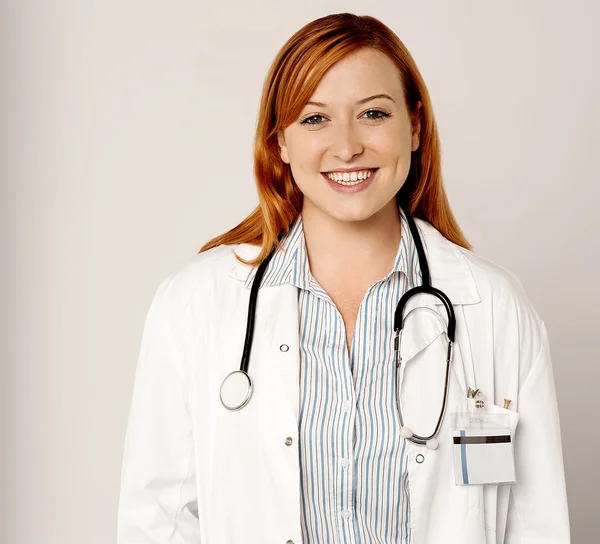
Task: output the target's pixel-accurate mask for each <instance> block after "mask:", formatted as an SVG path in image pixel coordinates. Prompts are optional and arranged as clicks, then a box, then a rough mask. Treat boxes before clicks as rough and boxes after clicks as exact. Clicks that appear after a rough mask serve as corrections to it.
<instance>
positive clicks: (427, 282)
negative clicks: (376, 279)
mask: <svg viewBox="0 0 600 544" xmlns="http://www.w3.org/2000/svg"><path fill="white" fill-rule="evenodd" d="M405 215H406V219H407V220H408V226H409V228H410V231H411V233H412V236H413V239H414V241H415V245H416V247H417V254H418V256H419V266H420V268H421V277H422V283H421V285H418V286H416V287H413V288H412V289H409V290H408V291H406V293H404V294H403V295H402V297H401V298H400V301H399V302H398V305H397V306H396V311H395V313H394V359H395V362H396V369H397V371H399V370H400V369H401V365H402V356H401V355H400V346H401V342H402V330H403V327H404V316H403V312H404V308H405V306H406V304H407V302H408V300H409V299H410V298H411V297H412V296H414V295H418V294H420V293H426V294H429V295H433V296H435V297H436V298H438V299H440V300H441V301H442V303H443V304H444V308H446V313H447V315H448V325H447V331H446V337H447V339H448V351H447V357H446V376H445V379H444V399H443V401H442V409H441V411H440V417H439V418H438V421H437V424H436V426H435V429H434V431H433V433H431V434H430V435H429V436H421V435H418V434H415V433H414V432H413V431H411V430H410V429H409V428H408V427H406V426H405V425H404V418H403V415H402V406H401V402H400V392H399V391H398V389H399V388H398V387H396V406H397V407H398V416H399V418H400V425H401V429H400V436H402V437H403V438H405V439H407V440H409V441H410V442H413V443H414V444H418V445H421V446H426V447H427V448H429V449H431V450H435V449H437V447H438V440H437V439H436V436H437V435H438V433H439V431H440V427H441V426H442V421H443V419H444V414H445V412H446V405H447V402H448V387H449V382H450V365H451V364H452V346H453V345H454V334H455V331H456V318H455V316H454V308H453V307H452V303H451V302H450V299H449V298H448V297H447V296H446V294H445V293H444V292H443V291H440V290H439V289H436V288H435V287H433V286H432V285H431V277H430V275H429V265H428V264H427V258H426V257H425V250H424V249H423V243H422V241H421V237H420V236H419V232H418V230H417V226H416V224H415V222H414V219H413V218H412V217H411V216H410V215H408V214H405ZM275 249H276V247H274V248H273V250H272V251H271V253H269V255H268V256H267V257H266V258H265V259H264V260H263V262H262V263H261V264H260V265H259V267H258V270H257V271H256V276H255V278H254V281H253V282H252V288H251V290H250V303H249V305H248V319H247V322H246V338H245V340H244V351H243V353H242V362H241V365H240V369H239V370H234V371H233V372H231V373H230V374H228V375H227V377H226V378H225V379H224V380H223V383H222V384H221V392H220V396H221V403H222V404H223V406H224V407H225V408H227V409H228V410H232V411H237V410H241V409H242V408H243V407H244V406H246V404H248V402H249V401H250V398H251V397H252V391H253V385H252V379H251V378H250V375H249V374H248V366H249V364H250V351H251V349H252V337H253V334H254V318H255V314H256V299H257V297H258V289H259V287H260V282H261V280H262V277H263V276H264V274H265V272H266V270H267V266H268V265H269V262H270V261H271V259H272V258H273V255H274V254H275Z"/></svg>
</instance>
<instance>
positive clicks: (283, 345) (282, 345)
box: [279, 344, 290, 351]
mask: <svg viewBox="0 0 600 544" xmlns="http://www.w3.org/2000/svg"><path fill="white" fill-rule="evenodd" d="M279 349H280V350H281V351H287V350H288V349H290V346H288V345H287V344H281V346H279Z"/></svg>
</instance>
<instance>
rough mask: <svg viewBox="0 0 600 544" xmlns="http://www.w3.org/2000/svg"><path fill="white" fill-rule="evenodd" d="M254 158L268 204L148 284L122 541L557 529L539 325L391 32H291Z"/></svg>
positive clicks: (399, 538) (428, 541)
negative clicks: (451, 168) (493, 254)
mask: <svg viewBox="0 0 600 544" xmlns="http://www.w3.org/2000/svg"><path fill="white" fill-rule="evenodd" d="M254 165H255V172H254V173H255V177H256V180H257V187H258V196H259V201H260V203H259V206H258V207H257V208H256V209H255V210H254V211H253V212H252V213H251V214H250V216H249V217H247V218H246V219H245V220H244V221H243V222H242V223H241V224H239V225H238V226H237V227H235V228H234V229H232V230H230V231H229V232H227V233H225V234H223V235H221V236H219V237H217V238H215V239H213V240H211V241H210V242H208V243H207V244H206V245H205V246H204V247H203V248H202V249H201V250H200V252H199V254H197V255H196V256H194V257H193V258H191V259H190V260H189V261H188V262H187V263H185V264H184V265H183V266H182V267H181V268H180V269H178V270H176V271H174V272H173V273H172V274H171V275H170V276H169V277H168V278H166V279H165V280H164V281H163V282H162V283H161V284H160V286H159V287H158V289H157V291H156V294H155V296H154V299H153V301H152V304H151V305H150V308H149V311H148V315H147V318H146V322H145V327H144V332H143V336H142V342H141V348H140V354H139V359H138V363H137V370H136V375H135V383H134V389H133V398H132V403H131V408H130V412H129V419H128V426H127V434H126V440H125V450H124V458H123V466H122V477H121V491H120V501H119V510H118V529H117V532H118V539H117V540H118V543H119V544H142V543H144V544H167V543H171V544H174V543H177V544H184V543H185V544H300V543H304V544H308V543H311V544H316V543H318V544H321V543H327V542H328V543H336V544H337V543H340V544H341V543H344V544H346V543H357V544H358V543H365V544H366V543H368V544H375V543H381V544H391V543H412V544H440V543H442V542H443V543H445V544H459V543H460V544H469V543H472V544H484V543H487V544H491V543H494V544H497V543H502V542H506V543H517V542H518V543H523V544H541V543H561V544H562V543H567V542H569V521H568V510H567V500H566V492H565V479H564V470H563V462H562V452H561V440H560V427H559V416H558V410H557V402H556V395H555V388H554V381H553V373H552V363H551V358H550V351H549V342H548V334H547V330H546V326H545V324H544V322H543V320H542V319H541V318H540V317H539V315H538V314H537V313H536V311H535V309H534V308H533V306H532V304H531V302H530V300H529V299H528V298H527V296H526V294H525V293H524V291H523V288H522V286H521V284H520V282H519V280H518V279H517V278H516V277H515V276H514V275H513V274H512V273H511V272H509V271H507V270H506V269H504V268H502V267H500V266H498V265H496V264H494V263H492V262H490V261H489V260H487V259H484V258H483V257H481V256H479V255H476V254H475V253H473V252H472V251H471V247H470V245H469V243H468V242H467V240H466V239H465V237H464V235H463V233H462V232H461V229H460V227H459V226H458V224H457V222H456V220H455V218H454V216H453V214H452V211H451V209H450V206H449V203H448V199H447V197H446V193H445V191H444V187H443V184H442V176H441V165H440V142H439V138H438V133H437V129H436V124H435V120H434V115H433V110H432V105H431V100H430V97H429V94H428V91H427V88H426V86H425V83H424V82H423V79H422V77H421V75H420V73H419V71H418V69H417V67H416V65H415V62H414V60H413V58H412V57H411V55H410V53H409V52H408V51H407V49H406V47H405V46H404V45H403V43H402V42H401V41H400V40H399V38H398V37H397V36H396V35H395V34H394V33H393V32H392V31H391V30H390V29H389V28H388V27H387V26H385V25H384V24H383V23H381V22H380V21H378V20H377V19H374V18H372V17H368V16H356V15H353V14H349V13H341V14H335V15H329V16H327V17H323V18H321V19H318V20H315V21H313V22H311V23H309V24H307V25H306V26H305V27H304V28H302V29H300V30H299V31H298V32H297V33H296V34H295V35H294V36H292V37H291V38H290V39H289V40H288V42H287V43H286V44H285V45H284V47H283V48H282V50H281V51H280V52H279V54H278V55H277V57H276V59H275V60H274V62H273V65H272V67H271V69H270V71H269V73H268V76H267V78H266V81H265V85H264V91H263V95H262V101H261V105H260V112H259V119H258V126H257V133H256V140H255V154H254ZM259 265H262V266H259ZM411 290H413V291H411ZM407 294H410V295H411V296H410V297H407Z"/></svg>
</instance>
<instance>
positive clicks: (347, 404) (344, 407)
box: [342, 400, 350, 412]
mask: <svg viewBox="0 0 600 544" xmlns="http://www.w3.org/2000/svg"><path fill="white" fill-rule="evenodd" d="M342 410H344V412H347V411H348V410H350V401H349V400H345V401H344V402H342Z"/></svg>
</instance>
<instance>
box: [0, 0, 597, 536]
mask: <svg viewBox="0 0 600 544" xmlns="http://www.w3.org/2000/svg"><path fill="white" fill-rule="evenodd" d="M366 6H368V11H365V7H366ZM2 9H3V11H4V13H3V14H2V16H0V36H1V37H2V41H1V43H0V47H1V52H2V58H1V60H2V63H3V66H2V71H1V73H2V74H3V80H4V81H3V85H2V86H1V87H0V93H1V94H0V99H1V100H0V103H1V104H2V106H3V108H5V111H4V112H3V113H2V119H3V122H2V123H1V124H0V126H1V127H2V139H3V140H2V142H0V143H1V144H2V145H1V146H0V149H1V152H2V154H3V157H1V158H2V160H1V161H0V164H2V184H1V190H2V193H1V194H0V199H1V200H0V202H1V204H2V210H0V211H1V212H2V213H1V217H2V235H3V236H2V244H3V247H2V248H0V249H1V251H2V257H3V258H2V266H1V268H0V272H1V274H2V278H1V280H2V281H0V284H1V285H2V290H1V291H0V296H1V300H0V302H1V307H2V309H3V310H4V311H3V312H2V316H1V319H2V321H1V325H2V338H1V340H2V341H1V342H0V350H1V351H0V356H1V361H2V367H1V371H2V376H1V377H0V378H1V379H0V383H1V384H2V387H3V389H4V391H3V392H2V395H1V401H0V402H1V405H0V408H1V409H2V412H1V413H2V422H3V426H4V428H3V432H2V449H1V455H2V457H1V459H0V461H1V467H2V485H1V486H0V489H1V493H2V497H1V498H2V504H1V508H2V511H1V518H0V523H1V534H0V540H1V541H3V542H11V543H19V544H34V543H35V544H40V543H42V544H46V543H48V544H50V543H52V544H54V543H56V544H81V543H83V542H84V543H86V544H96V543H97V544H100V543H103V544H104V543H107V542H113V541H114V539H115V536H114V535H115V519H116V509H117V499H118V488H119V476H120V468H121V456H122V447H123V438H124V433H125V425H126V417H127V412H128V409H129V402H130V397H131V392H132V383H133V376H134V371H135V364H136V359H137V355H138V349H139V342H140V339H141V332H142V327H143V320H144V317H145V314H146V311H147V309H148V306H149V303H150V299H151V297H152V295H153V294H154V290H155V289H156V287H157V285H158V283H159V281H160V280H161V279H163V278H164V277H165V276H166V275H167V274H168V273H170V272H171V271H173V270H174V269H175V268H177V267H178V266H180V265H181V264H182V263H183V262H185V261H186V260H187V259H188V258H189V257H190V256H192V255H193V254H194V253H195V252H196V251H197V250H198V249H199V248H200V246H201V245H202V244H203V243H204V242H205V241H207V240H208V238H209V237H212V236H214V235H216V234H219V233H222V232H224V231H225V230H226V229H228V228H230V227H232V226H234V225H236V224H237V223H238V222H239V221H240V220H241V219H243V218H244V217H245V216H246V215H247V214H248V213H249V212H250V211H251V210H252V209H253V208H254V206H255V205H256V203H257V198H256V194H255V186H254V181H253V176H252V138H253V136H254V127H255V123H256V114H257V108H258V102H259V97H260V92H261V86H262V83H263V80H264V77H265V75H266V72H267V69H268V67H269V65H270V63H271V62H272V59H273V57H274V56H275V54H276V52H277V50H278V49H279V48H280V47H281V46H282V45H283V43H284V41H285V40H286V39H287V38H288V37H289V36H291V35H292V34H293V33H294V32H295V31H296V30H298V29H299V28H300V27H301V26H302V25H304V24H305V23H307V22H309V21H311V20H313V19H315V18H317V17H320V16H322V15H325V14H327V13H333V12H340V11H351V12H354V13H358V14H369V15H374V16H376V17H378V18H380V19H381V20H382V21H383V22H384V23H386V24H387V25H388V26H390V27H391V28H392V29H393V30H394V31H395V32H396V33H397V34H398V35H399V36H400V38H401V39H402V40H403V41H404V42H405V44H406V45H407V47H408V48H409V50H410V51H411V53H412V54H413V56H414V57H415V60H416V62H417V64H418V66H419V68H420V70H421V71H422V74H423V76H424V78H425V81H426V82H427V85H428V87H429V90H430V92H431V96H432V100H433V105H434V109H435V114H436V117H437V120H438V123H439V129H440V132H441V139H442V145H443V169H444V176H445V183H446V187H447V191H448V194H449V198H450V201H451V204H452V208H453V210H454V211H455V214H456V216H457V218H458V221H459V223H460V225H461V227H462V228H463V229H464V231H465V233H466V235H467V238H468V239H469V240H470V241H471V242H472V243H473V244H474V246H475V250H476V251H477V252H478V253H480V254H481V255H483V256H485V257H487V258H490V259H492V260H494V261H495V262H497V263H499V264H501V265H502V266H505V267H507V268H509V269H511V270H512V271H514V272H515V273H516V274H517V275H518V276H519V277H520V279H521V280H522V282H523V284H524V286H525V288H526V290H527V292H528V294H529V296H530V298H531V299H532V300H533V302H534V304H535V306H536V308H537V309H538V311H539V313H540V315H541V316H542V318H543V319H544V320H545V321H546V323H547V325H548V330H549V334H550V341H551V346H552V350H553V351H552V352H553V361H554V368H555V377H556V387H557V394H558V401H559V407H560V413H561V422H562V436H563V447H564V459H565V467H566V474H567V485H568V493H569V501H570V514H571V523H572V534H573V542H577V543H591V542H594V541H595V540H596V539H595V538H594V537H593V535H597V534H598V533H599V531H600V516H598V504H599V494H598V484H599V481H598V480H599V478H598V469H597V463H596V462H594V461H595V460H597V458H598V454H599V450H600V448H599V438H598V432H597V427H596V425H595V421H597V418H593V416H592V414H593V412H594V411H596V410H597V407H598V403H597V402H595V401H596V399H597V390H598V389H597V388H598V378H599V370H598V368H599V363H600V357H599V355H600V351H599V348H598V328H599V327H598V326H599V325H600V318H599V317H600V316H599V310H598V308H599V304H600V296H599V290H598V283H597V278H598V265H599V263H600V255H599V253H600V244H599V243H598V234H599V231H600V229H599V220H598V212H597V209H598V199H599V196H600V190H599V189H598V184H599V174H600V168H599V164H598V157H599V155H600V153H599V152H598V146H599V144H600V137H599V136H598V134H599V128H600V122H599V121H600V103H599V98H598V97H599V96H600V75H599V73H598V51H599V50H600V37H599V33H598V31H597V22H598V20H599V19H600V7H599V4H598V3H596V2H593V1H592V0H590V1H582V0H580V1H572V2H569V3H567V2H560V1H547V0H546V1H542V0H539V1H534V0H520V1H514V0H511V1H503V2H497V1H493V2H492V1H466V0H454V1H452V2H446V1H443V0H439V1H432V0H429V1H422V0H420V1H419V2H414V1H411V2H407V1H399V0H394V1H388V2H383V3H379V2H373V1H369V2H367V3H365V2H364V1H363V2H358V1H348V0H345V1H344V2H333V1H330V2H318V3H317V2H315V3H314V5H311V4H310V3H306V2H301V3H300V2H297V3H296V2H293V3H292V2H280V1H279V2H276V1H270V2H267V1H265V0H259V1H254V2H242V1H241V0H238V1H236V2H216V3H215V4H210V3H207V2H202V1H201V0H195V1H183V0H171V1H169V2H166V1H164V2H160V1H157V0H138V1H134V0H118V1H117V0H103V1H101V0H96V1H92V0H87V1H83V0H62V1H59V0H44V1H41V0H40V1H37V2H36V1H17V0H13V1H5V2H4V3H3V4H2ZM240 333H241V331H240Z"/></svg>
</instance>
